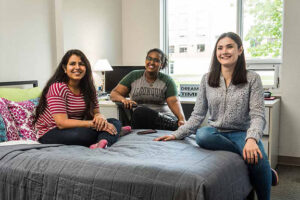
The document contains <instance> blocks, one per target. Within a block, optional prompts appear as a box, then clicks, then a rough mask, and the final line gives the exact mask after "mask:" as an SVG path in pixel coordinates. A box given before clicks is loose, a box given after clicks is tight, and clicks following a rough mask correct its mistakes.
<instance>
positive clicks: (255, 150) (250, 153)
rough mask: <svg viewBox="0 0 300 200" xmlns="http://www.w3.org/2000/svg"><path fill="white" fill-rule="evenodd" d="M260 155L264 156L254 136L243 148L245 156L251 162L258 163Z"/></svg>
mask: <svg viewBox="0 0 300 200" xmlns="http://www.w3.org/2000/svg"><path fill="white" fill-rule="evenodd" d="M258 155H259V157H260V159H262V158H263V156H262V153H261V151H260V149H259V147H258V145H257V144H256V140H255V139H253V138H249V139H247V141H246V144H245V147H244V149H243V157H244V160H246V161H247V162H248V163H249V164H257V163H258Z"/></svg>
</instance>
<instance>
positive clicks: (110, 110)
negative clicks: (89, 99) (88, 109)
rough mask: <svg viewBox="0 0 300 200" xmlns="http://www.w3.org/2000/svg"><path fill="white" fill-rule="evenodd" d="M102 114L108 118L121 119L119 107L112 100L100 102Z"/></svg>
mask: <svg viewBox="0 0 300 200" xmlns="http://www.w3.org/2000/svg"><path fill="white" fill-rule="evenodd" d="M98 102H99V107H100V113H101V114H103V115H104V116H105V117H106V118H115V119H119V110H118V106H117V105H116V104H115V103H114V102H112V101H110V100H99V101H98Z"/></svg>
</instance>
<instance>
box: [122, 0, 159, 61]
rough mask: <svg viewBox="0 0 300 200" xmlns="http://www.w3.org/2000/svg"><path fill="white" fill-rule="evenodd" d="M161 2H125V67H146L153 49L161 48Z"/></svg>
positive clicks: (123, 9)
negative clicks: (146, 61)
mask: <svg viewBox="0 0 300 200" xmlns="http://www.w3.org/2000/svg"><path fill="white" fill-rule="evenodd" d="M159 10H160V0H123V1H122V27H123V40H122V42H123V65H145V57H146V53H147V51H148V50H150V49H151V48H157V47H160V23H159V21H160V12H159Z"/></svg>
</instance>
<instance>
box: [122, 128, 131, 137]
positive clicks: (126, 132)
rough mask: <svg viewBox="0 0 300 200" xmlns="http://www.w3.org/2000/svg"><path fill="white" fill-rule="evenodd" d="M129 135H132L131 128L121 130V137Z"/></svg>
mask: <svg viewBox="0 0 300 200" xmlns="http://www.w3.org/2000/svg"><path fill="white" fill-rule="evenodd" d="M128 133H131V126H123V127H122V128H121V132H120V136H124V135H127V134H128Z"/></svg>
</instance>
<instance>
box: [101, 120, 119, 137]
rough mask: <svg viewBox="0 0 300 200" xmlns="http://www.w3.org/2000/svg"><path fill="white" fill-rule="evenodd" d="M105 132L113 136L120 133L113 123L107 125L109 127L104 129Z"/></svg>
mask: <svg viewBox="0 0 300 200" xmlns="http://www.w3.org/2000/svg"><path fill="white" fill-rule="evenodd" d="M103 131H106V132H108V133H109V134H111V135H117V133H118V132H117V129H116V127H115V126H114V125H113V124H111V123H107V127H106V128H104V129H103Z"/></svg>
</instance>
